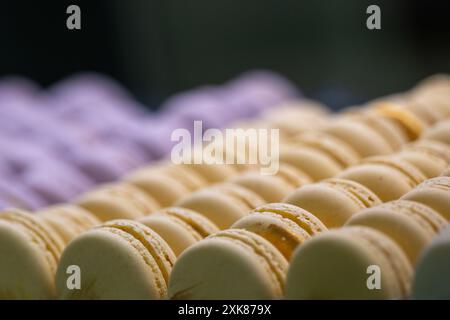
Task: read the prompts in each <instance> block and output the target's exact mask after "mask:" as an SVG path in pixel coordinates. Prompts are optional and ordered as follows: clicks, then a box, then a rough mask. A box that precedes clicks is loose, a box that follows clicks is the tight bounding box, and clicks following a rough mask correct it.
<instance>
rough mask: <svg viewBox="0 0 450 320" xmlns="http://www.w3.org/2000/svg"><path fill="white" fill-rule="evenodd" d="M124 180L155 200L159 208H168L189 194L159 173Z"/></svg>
mask: <svg viewBox="0 0 450 320" xmlns="http://www.w3.org/2000/svg"><path fill="white" fill-rule="evenodd" d="M126 180H127V181H128V182H129V183H131V184H133V185H135V186H136V187H138V188H140V189H141V190H142V191H144V192H145V193H146V194H148V195H149V196H150V197H152V198H153V199H155V200H156V202H158V204H159V205H160V206H161V207H167V206H170V205H172V204H173V203H175V202H176V201H177V200H178V199H180V198H182V197H183V196H185V195H187V194H189V193H190V191H189V189H188V188H186V187H185V186H184V185H183V184H181V183H179V182H178V181H176V180H175V179H173V178H171V177H168V176H163V175H162V174H160V173H159V174H158V173H155V172H152V173H147V174H146V173H143V174H139V173H138V174H135V175H131V176H130V177H128V178H127V179H126Z"/></svg>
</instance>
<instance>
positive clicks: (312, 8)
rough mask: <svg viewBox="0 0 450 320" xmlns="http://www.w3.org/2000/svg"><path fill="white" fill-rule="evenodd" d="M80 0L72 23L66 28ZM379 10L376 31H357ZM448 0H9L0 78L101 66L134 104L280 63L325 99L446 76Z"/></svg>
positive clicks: (340, 102)
mask: <svg viewBox="0 0 450 320" xmlns="http://www.w3.org/2000/svg"><path fill="white" fill-rule="evenodd" d="M70 4H77V5H79V6H80V7H81V12H82V13H81V15H82V18H81V21H82V29H81V30H80V31H70V30H68V29H67V28H66V19H67V16H68V15H67V14H66V8H67V6H68V5H70ZM370 4H377V5H379V6H380V7H381V12H382V13H381V20H382V30H375V31H371V30H368V29H367V28H366V19H367V17H368V15H367V14H366V8H367V6H368V5H370ZM449 9H450V5H449V1H418V0H386V1H365V0H329V1H324V0H292V1H290V0H239V1H236V0H189V1H186V0H127V1H126V0H90V1H76V0H73V1H61V0H60V1H56V0H55V1H51V0H48V1H39V2H38V1H21V0H17V1H12V0H4V1H2V2H1V8H0V37H1V38H0V39H1V45H0V76H4V75H11V74H15V75H22V76H26V77H29V78H31V79H33V80H35V81H37V82H38V83H40V84H41V85H43V86H44V87H45V86H48V85H50V84H52V83H54V82H56V81H58V80H60V79H62V78H64V77H65V76H67V75H70V74H72V73H74V72H78V71H87V70H93V71H98V72H102V73H106V74H108V75H111V76H112V77H114V78H115V79H117V80H119V81H120V82H121V83H122V84H123V85H124V86H125V87H127V88H128V89H129V90H131V92H132V93H133V94H134V95H136V96H137V97H138V98H139V99H140V100H141V101H144V102H145V103H147V104H149V105H152V106H157V105H158V103H159V102H160V101H162V100H163V99H164V98H165V97H167V96H168V95H170V94H173V93H175V92H178V91H180V90H186V89H189V88H192V87H195V86H198V85H202V84H206V83H222V82H224V81H226V80H228V79H230V78H232V77H233V76H235V75H237V74H239V73H241V72H243V71H246V70H249V69H254V68H264V69H272V70H275V71H278V72H280V73H281V74H283V75H285V76H287V77H288V79H290V80H291V81H293V82H294V83H295V84H296V85H298V86H299V87H300V88H301V89H302V90H303V91H304V93H305V94H306V95H307V96H310V97H314V98H318V99H319V100H322V101H324V102H326V103H328V104H331V105H332V106H334V107H341V106H345V105H349V104H354V103H359V102H363V101H365V100H368V99H371V98H374V97H377V96H380V95H385V94H388V93H392V92H396V91H401V90H405V89H407V88H409V87H411V86H412V85H413V84H414V83H416V82H417V81H419V80H420V79H422V78H423V77H425V76H428V75H430V74H433V73H437V72H448V73H450V41H449V39H450V10H449Z"/></svg>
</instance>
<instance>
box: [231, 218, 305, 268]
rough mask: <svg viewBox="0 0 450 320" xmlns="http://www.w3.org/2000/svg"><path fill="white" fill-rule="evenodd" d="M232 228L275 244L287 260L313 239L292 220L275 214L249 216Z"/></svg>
mask: <svg viewBox="0 0 450 320" xmlns="http://www.w3.org/2000/svg"><path fill="white" fill-rule="evenodd" d="M231 228H233V229H245V230H247V231H250V232H253V233H256V234H257V235H260V236H261V237H263V238H264V239H266V240H267V241H269V242H270V243H271V244H273V245H274V246H275V247H276V248H277V249H278V251H280V252H281V254H283V256H284V257H285V258H286V259H287V260H289V259H290V257H291V255H292V252H294V250H295V248H297V246H299V245H300V244H301V243H303V242H304V241H305V240H306V239H308V238H310V237H311V236H310V235H309V234H308V232H306V230H304V229H302V228H301V227H300V226H299V225H297V224H296V223H294V222H293V221H292V220H289V219H286V218H283V217H282V216H281V215H279V214H276V213H273V212H258V213H252V214H249V215H247V216H245V217H243V218H241V219H239V220H238V221H236V223H234V224H233V225H232V226H231Z"/></svg>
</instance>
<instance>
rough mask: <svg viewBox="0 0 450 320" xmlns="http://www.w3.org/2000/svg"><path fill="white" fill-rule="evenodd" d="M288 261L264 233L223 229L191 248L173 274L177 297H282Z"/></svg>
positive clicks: (171, 293)
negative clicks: (262, 235)
mask: <svg viewBox="0 0 450 320" xmlns="http://www.w3.org/2000/svg"><path fill="white" fill-rule="evenodd" d="M287 268H288V262H287V261H286V259H285V258H284V257H283V255H282V254H281V253H280V252H279V251H278V250H277V249H276V248H275V247H274V246H273V245H272V244H271V243H270V242H269V241H267V240H265V239H264V238H263V237H261V236H259V235H257V234H255V233H253V232H250V231H246V230H239V229H228V230H224V231H220V232H219V233H216V234H214V235H211V236H209V237H208V238H206V239H204V240H202V241H200V242H199V243H197V244H195V245H193V246H191V247H190V248H188V249H187V250H186V251H185V252H183V254H182V255H181V256H180V257H179V258H178V260H177V262H176V263H175V266H174V268H173V270H172V274H171V275H170V281H169V298H170V299H173V300H202V299H211V300H216V299H233V300H242V299H245V300H259V299H265V300H267V299H279V298H281V297H282V294H283V288H284V281H285V274H286V272H287Z"/></svg>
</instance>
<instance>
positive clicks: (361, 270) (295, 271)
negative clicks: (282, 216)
mask: <svg viewBox="0 0 450 320" xmlns="http://www.w3.org/2000/svg"><path fill="white" fill-rule="evenodd" d="M375 272H377V275H378V276H379V283H377V282H376V281H372V279H371V278H370V277H371V275H375ZM411 278H412V266H411V264H410V262H409V261H408V258H407V257H406V255H405V254H404V253H403V251H402V249H401V248H400V247H399V246H398V245H397V244H396V243H395V242H394V241H393V240H391V239H390V238H389V237H388V236H386V235H384V234H383V233H381V232H379V231H377V230H374V229H372V228H367V227H346V228H342V229H336V230H330V231H328V232H324V233H322V234H320V235H317V236H315V237H313V238H312V239H310V240H308V241H307V242H305V243H304V244H303V245H301V246H299V247H298V249H297V250H296V252H295V253H294V256H293V258H292V260H291V263H290V266H289V271H288V274H287V277H286V298H287V299H300V300H303V299H327V300H328V299H333V300H334V299H351V300H357V299H362V300H366V299H399V298H405V297H407V296H408V295H409V293H410V286H411V281H412V279H411Z"/></svg>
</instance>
